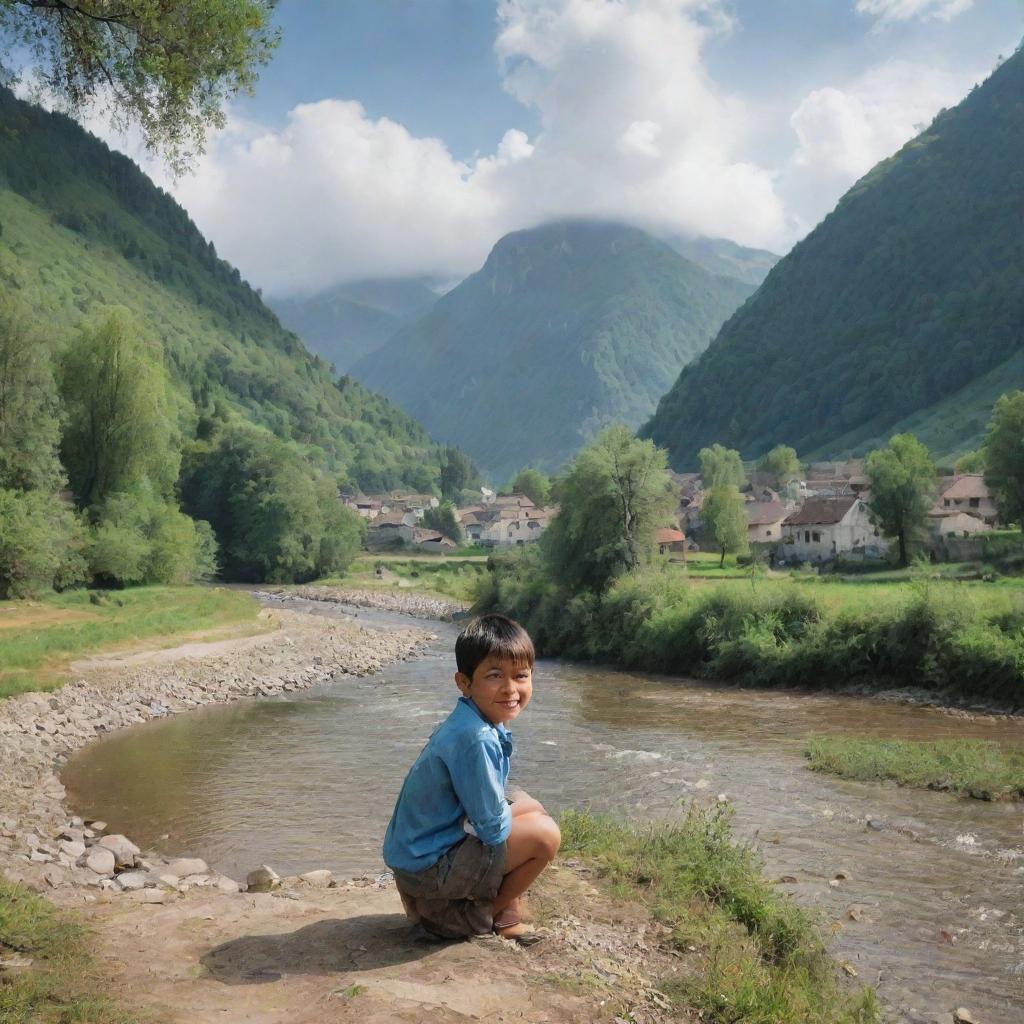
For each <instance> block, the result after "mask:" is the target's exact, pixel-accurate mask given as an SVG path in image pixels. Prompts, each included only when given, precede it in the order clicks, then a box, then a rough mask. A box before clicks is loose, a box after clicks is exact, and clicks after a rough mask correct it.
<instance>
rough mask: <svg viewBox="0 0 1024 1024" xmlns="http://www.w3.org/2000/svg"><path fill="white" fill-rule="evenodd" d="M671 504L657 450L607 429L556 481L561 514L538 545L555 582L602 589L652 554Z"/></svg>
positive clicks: (664, 468) (622, 429)
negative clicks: (656, 535) (561, 477)
mask: <svg viewBox="0 0 1024 1024" xmlns="http://www.w3.org/2000/svg"><path fill="white" fill-rule="evenodd" d="M676 500H677V499H676V496H675V494H674V493H673V490H672V486H671V482H670V480H669V477H668V471H667V462H666V456H665V452H664V450H663V449H660V448H655V446H654V444H653V443H652V442H651V441H639V440H637V439H636V438H635V437H634V436H633V435H632V433H631V432H630V431H629V430H628V429H627V428H626V427H624V426H612V427H608V428H607V429H606V430H604V431H602V433H601V434H600V435H599V436H598V437H597V439H596V440H595V441H594V442H593V443H592V444H590V445H588V446H587V447H586V448H584V449H583V451H581V452H580V453H579V455H577V456H576V458H575V459H574V460H573V462H572V463H571V464H570V466H569V469H568V471H567V472H566V474H565V476H564V478H563V479H562V481H561V485H560V501H561V510H560V512H559V514H558V515H557V516H556V517H555V518H554V520H553V521H552V523H551V525H550V526H549V527H548V529H547V530H546V531H545V533H544V536H543V537H542V540H541V543H542V545H543V549H544V552H545V555H546V557H547V560H548V563H549V565H550V567H551V571H552V575H553V576H554V578H555V580H556V581H557V582H559V583H561V584H563V585H564V586H566V587H567V588H569V589H570V590H572V591H582V590H590V591H595V592H601V591H603V590H605V589H606V588H607V587H608V586H609V585H610V584H611V582H612V581H613V580H614V579H615V578H616V577H617V576H619V575H621V574H622V573H624V572H629V571H630V570H632V569H635V568H637V567H638V566H639V565H640V563H641V561H642V560H643V558H645V557H647V556H649V555H650V554H651V552H652V551H653V549H654V538H655V533H656V531H657V530H658V528H659V527H661V526H663V525H664V524H665V522H666V521H667V520H668V519H669V518H670V517H671V515H672V513H673V512H674V511H675V508H676Z"/></svg>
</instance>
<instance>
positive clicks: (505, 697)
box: [455, 655, 533, 725]
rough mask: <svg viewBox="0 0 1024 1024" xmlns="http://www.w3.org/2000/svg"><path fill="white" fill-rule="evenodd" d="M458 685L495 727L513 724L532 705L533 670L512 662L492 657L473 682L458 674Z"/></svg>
mask: <svg viewBox="0 0 1024 1024" xmlns="http://www.w3.org/2000/svg"><path fill="white" fill-rule="evenodd" d="M455 684H456V686H458V688H459V690H460V691H461V692H462V695H463V696H464V697H468V698H469V699H470V700H471V701H472V702H473V703H474V704H475V705H476V706H477V709H478V710H479V711H480V713H481V714H482V715H483V716H484V718H486V719H487V721H489V722H491V723H492V724H493V725H500V724H501V723H502V722H511V721H512V719H513V718H516V717H517V716H518V715H519V712H520V711H522V710H523V708H525V707H526V705H527V704H529V703H530V696H531V695H532V693H533V670H532V669H531V668H530V667H529V666H528V665H523V664H517V663H516V662H514V661H512V660H511V659H509V658H498V657H495V656H493V655H489V656H488V657H486V658H484V660H483V661H481V662H480V664H479V665H477V667H476V671H475V672H474V673H473V678H472V679H470V677H469V676H467V675H465V674H463V673H462V672H456V673H455Z"/></svg>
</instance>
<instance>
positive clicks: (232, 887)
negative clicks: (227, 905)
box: [210, 875, 242, 892]
mask: <svg viewBox="0 0 1024 1024" xmlns="http://www.w3.org/2000/svg"><path fill="white" fill-rule="evenodd" d="M210 882H211V884H212V885H214V886H216V888H217V889H219V890H220V891H221V892H238V891H239V890H240V889H241V888H242V887H241V886H240V885H239V884H238V883H237V882H236V881H235V880H234V879H233V878H228V876H227V875H213V876H212V878H211V879H210Z"/></svg>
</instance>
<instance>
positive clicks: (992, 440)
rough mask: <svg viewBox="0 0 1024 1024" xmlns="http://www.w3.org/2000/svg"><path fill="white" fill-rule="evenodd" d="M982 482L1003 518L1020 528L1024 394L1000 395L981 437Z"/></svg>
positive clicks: (1022, 522)
mask: <svg viewBox="0 0 1024 1024" xmlns="http://www.w3.org/2000/svg"><path fill="white" fill-rule="evenodd" d="M985 460H986V473H985V480H986V482H987V483H988V485H989V486H990V487H991V488H992V489H993V490H994V491H995V495H996V501H997V502H998V504H999V511H1000V514H1001V515H1002V517H1003V519H1004V520H1005V521H1006V522H1008V523H1019V524H1020V525H1021V528H1022V529H1024V391H1011V392H1009V393H1008V394H1005V395H1003V396H1002V397H1001V398H1000V399H999V401H998V402H996V407H995V409H994V410H993V412H992V419H991V421H990V422H989V425H988V434H987V436H986V438H985Z"/></svg>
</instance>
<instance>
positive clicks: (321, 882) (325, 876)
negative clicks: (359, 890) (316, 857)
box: [299, 868, 334, 889]
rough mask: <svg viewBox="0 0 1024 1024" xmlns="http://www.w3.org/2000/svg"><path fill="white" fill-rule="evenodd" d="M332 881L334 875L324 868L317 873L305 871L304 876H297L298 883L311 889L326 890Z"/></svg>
mask: <svg viewBox="0 0 1024 1024" xmlns="http://www.w3.org/2000/svg"><path fill="white" fill-rule="evenodd" d="M333 879H334V875H332V874H331V872H330V871H328V870H327V869H326V868H322V869H321V870H319V871H307V872H306V873H305V874H303V875H299V881H300V882H302V883H303V884H304V885H308V886H310V887H311V888H313V889H326V888H327V887H328V886H329V885H330V884H331V882H332V881H333Z"/></svg>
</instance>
